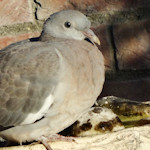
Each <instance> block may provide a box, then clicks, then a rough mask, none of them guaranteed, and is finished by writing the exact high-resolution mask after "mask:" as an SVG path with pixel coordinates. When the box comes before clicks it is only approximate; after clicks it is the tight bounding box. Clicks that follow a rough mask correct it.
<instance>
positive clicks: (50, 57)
mask: <svg viewBox="0 0 150 150" xmlns="http://www.w3.org/2000/svg"><path fill="white" fill-rule="evenodd" d="M54 49H55V48H54V47H53V46H52V44H51V43H49V42H28V41H25V42H18V43H16V44H12V45H10V46H8V47H7V48H5V49H3V50H1V51H0V114H1V115H0V125H2V126H5V127H6V126H12V125H19V124H21V123H22V122H23V121H24V120H25V118H27V116H28V115H29V114H31V113H35V114H36V113H37V112H38V111H39V110H40V109H41V107H42V106H43V105H44V103H45V99H46V98H47V97H48V95H49V94H50V93H51V92H52V90H53V89H54V87H55V86H56V84H57V79H58V71H59V67H60V66H59V65H60V64H59V57H58V55H57V54H56V52H55V50H54ZM35 119H36V118H35ZM38 119H39V118H38Z"/></svg>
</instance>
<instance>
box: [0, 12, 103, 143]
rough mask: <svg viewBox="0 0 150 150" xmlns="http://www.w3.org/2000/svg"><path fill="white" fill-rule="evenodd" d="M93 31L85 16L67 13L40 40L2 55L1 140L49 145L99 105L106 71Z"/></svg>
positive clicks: (57, 15)
mask: <svg viewBox="0 0 150 150" xmlns="http://www.w3.org/2000/svg"><path fill="white" fill-rule="evenodd" d="M90 27H91V23H90V21H89V20H88V18H87V17H86V16H85V15H84V14H82V13H81V12H79V11H77V10H62V11H59V12H56V13H54V14H52V15H50V17H49V18H48V19H47V20H46V21H45V23H44V25H43V31H42V32H41V35H40V37H38V38H36V39H27V40H24V41H20V42H17V43H14V44H11V45H9V46H8V47H6V48H4V49H2V50H1V51H0V114H1V115H0V126H1V127H3V130H1V131H0V137H1V140H2V139H5V140H8V141H15V142H18V143H20V144H21V143H24V142H32V141H42V142H43V143H44V142H45V141H46V139H48V138H50V137H53V136H55V135H57V133H59V132H60V131H62V130H64V129H65V128H67V127H68V126H70V125H71V124H73V123H74V122H75V121H76V120H77V119H78V118H79V117H80V116H81V115H82V114H83V113H84V112H87V111H88V110H89V109H90V107H91V106H92V105H93V104H94V102H95V101H96V99H97V97H98V96H99V94H100V93H101V91H102V88H103V83H104V80H105V67H104V58H103V55H102V53H101V52H100V50H99V49H98V48H97V46H96V44H95V43H97V44H100V41H99V39H98V38H97V36H96V35H95V34H94V32H93V31H92V30H91V29H90Z"/></svg>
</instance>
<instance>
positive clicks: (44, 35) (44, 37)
mask: <svg viewBox="0 0 150 150" xmlns="http://www.w3.org/2000/svg"><path fill="white" fill-rule="evenodd" d="M53 39H55V37H53V36H51V35H50V34H47V33H45V32H44V31H42V33H41V35H40V38H39V40H40V41H51V40H53Z"/></svg>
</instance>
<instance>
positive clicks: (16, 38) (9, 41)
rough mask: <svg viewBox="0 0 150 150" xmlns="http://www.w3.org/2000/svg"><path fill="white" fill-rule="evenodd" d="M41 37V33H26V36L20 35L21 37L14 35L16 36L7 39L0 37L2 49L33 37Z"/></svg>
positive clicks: (0, 47)
mask: <svg viewBox="0 0 150 150" xmlns="http://www.w3.org/2000/svg"><path fill="white" fill-rule="evenodd" d="M39 35H40V32H35V33H25V34H20V35H14V36H5V37H0V49H2V48H5V47H6V46H8V45H10V44H12V43H15V42H18V41H22V40H25V39H28V38H32V37H38V36H39Z"/></svg>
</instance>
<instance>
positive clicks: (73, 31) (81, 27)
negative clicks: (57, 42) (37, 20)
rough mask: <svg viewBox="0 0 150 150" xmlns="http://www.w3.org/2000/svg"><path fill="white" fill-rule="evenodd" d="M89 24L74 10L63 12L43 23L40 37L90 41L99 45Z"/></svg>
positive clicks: (53, 15)
mask: <svg viewBox="0 0 150 150" xmlns="http://www.w3.org/2000/svg"><path fill="white" fill-rule="evenodd" d="M90 27H91V22H90V21H89V20H88V18H87V17H86V16H85V15H84V14H82V13H81V12H79V11H76V10H63V11H60V12H57V13H54V14H52V15H51V16H50V17H49V18H48V19H47V20H46V22H45V23H44V28H43V32H42V36H44V34H46V35H47V36H48V35H49V36H51V37H55V38H66V39H75V40H85V39H86V40H90V41H91V42H92V43H93V44H94V43H97V44H99V45H100V41H99V39H98V37H97V36H96V35H95V34H94V32H93V31H92V30H91V29H90Z"/></svg>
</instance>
